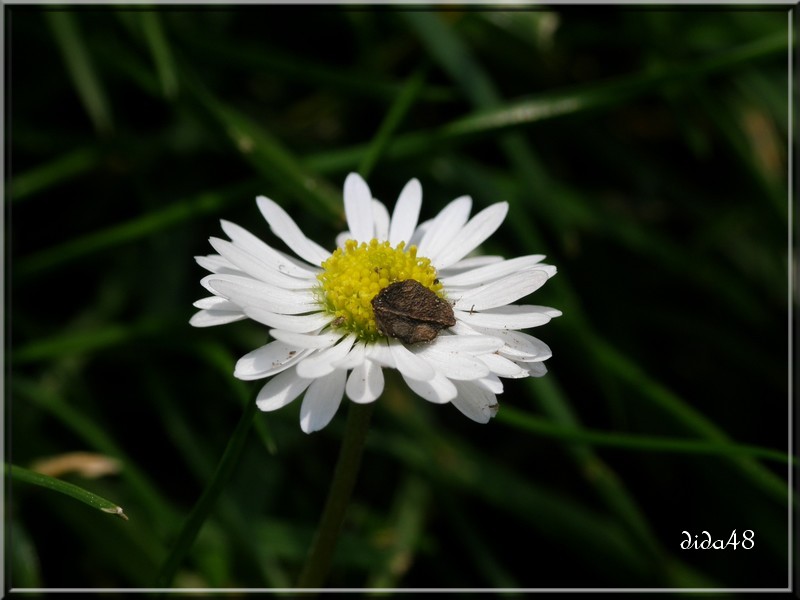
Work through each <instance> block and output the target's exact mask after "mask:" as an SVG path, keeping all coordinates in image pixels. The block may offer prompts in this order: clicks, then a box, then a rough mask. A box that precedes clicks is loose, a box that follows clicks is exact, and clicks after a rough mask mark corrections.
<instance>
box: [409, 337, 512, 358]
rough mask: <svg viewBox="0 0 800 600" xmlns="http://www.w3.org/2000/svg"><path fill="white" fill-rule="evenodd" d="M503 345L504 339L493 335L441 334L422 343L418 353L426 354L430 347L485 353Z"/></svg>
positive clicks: (441, 349)
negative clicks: (428, 342) (426, 342)
mask: <svg viewBox="0 0 800 600" xmlns="http://www.w3.org/2000/svg"><path fill="white" fill-rule="evenodd" d="M502 347H503V340H501V339H500V338H499V337H496V336H492V335H480V334H477V335H440V336H438V337H437V338H436V339H435V340H433V342H431V343H430V344H426V345H420V347H419V350H418V352H417V354H424V353H425V351H426V350H427V349H428V348H432V349H434V350H437V351H458V352H470V353H472V354H485V353H487V352H494V351H495V350H499V349H500V348H502Z"/></svg>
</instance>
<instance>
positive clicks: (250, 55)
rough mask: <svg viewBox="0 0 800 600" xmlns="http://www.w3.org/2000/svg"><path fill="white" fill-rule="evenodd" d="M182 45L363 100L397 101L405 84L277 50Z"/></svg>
mask: <svg viewBox="0 0 800 600" xmlns="http://www.w3.org/2000/svg"><path fill="white" fill-rule="evenodd" d="M181 41H182V42H184V43H186V44H187V45H190V46H194V47H196V48H198V49H200V50H202V51H204V52H206V53H208V54H209V56H210V60H211V61H219V62H220V63H221V64H224V65H230V64H235V65H238V66H239V67H240V68H242V69H244V70H245V71H248V72H250V71H253V72H259V71H267V72H269V73H273V74H275V75H279V76H280V77H281V78H285V79H286V80H288V81H299V82H303V83H308V84H311V85H313V86H314V87H315V88H327V89H331V90H334V91H338V92H341V93H342V94H355V95H358V97H363V98H380V99H393V98H397V96H398V95H399V94H401V93H402V90H403V88H404V86H405V84H404V83H400V82H395V81H391V80H387V79H384V78H383V77H382V76H381V75H380V74H376V73H372V72H369V73H367V72H360V71H357V70H355V69H340V68H335V67H332V66H331V65H326V64H320V62H311V61H308V60H303V58H302V57H300V56H299V55H297V54H294V55H291V56H286V55H281V54H280V53H279V50H278V49H276V48H266V47H265V46H264V45H263V44H258V45H248V44H247V43H246V42H243V43H241V44H239V43H237V44H219V43H214V42H213V41H212V42H209V41H208V40H205V39H201V38H198V37H195V36H192V35H184V37H182V38H181ZM455 99H456V97H455V94H454V92H453V90H452V89H450V88H448V87H445V86H441V85H432V84H428V85H426V86H425V87H424V89H423V90H422V91H421V93H420V100H422V101H423V102H437V103H443V102H452V101H454V100H455Z"/></svg>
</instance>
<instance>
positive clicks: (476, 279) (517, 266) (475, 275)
mask: <svg viewBox="0 0 800 600" xmlns="http://www.w3.org/2000/svg"><path fill="white" fill-rule="evenodd" d="M542 260H544V254H532V255H530V256H518V257H517V258H511V259H509V260H504V261H502V262H500V263H497V262H495V263H492V264H489V265H486V266H481V267H478V268H477V269H470V270H469V271H462V272H461V273H459V274H457V275H446V274H445V273H446V272H447V271H440V273H439V280H440V281H441V282H442V285H444V287H445V288H448V287H453V286H455V287H459V286H472V285H480V284H482V283H488V282H490V281H494V280H496V279H500V278H501V277H505V276H506V275H509V274H511V273H516V272H517V271H521V270H522V269H526V268H529V267H533V266H537V265H539V266H544V265H540V263H541V261H542ZM464 262H465V261H461V263H459V264H462V263H464Z"/></svg>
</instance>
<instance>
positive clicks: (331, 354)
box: [297, 335, 356, 379]
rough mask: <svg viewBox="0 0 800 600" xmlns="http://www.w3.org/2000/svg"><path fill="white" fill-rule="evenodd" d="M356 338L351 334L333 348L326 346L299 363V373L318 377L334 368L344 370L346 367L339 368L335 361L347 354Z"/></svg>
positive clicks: (314, 377) (313, 377) (309, 376)
mask: <svg viewBox="0 0 800 600" xmlns="http://www.w3.org/2000/svg"><path fill="white" fill-rule="evenodd" d="M355 340H356V338H355V336H354V335H349V336H347V337H346V338H344V339H343V340H342V341H341V342H339V343H338V344H336V345H335V346H334V347H333V348H326V349H325V350H321V351H319V352H316V353H315V354H313V355H311V356H309V357H308V358H306V359H305V360H303V361H302V362H301V363H300V364H299V365H297V374H298V375H300V377H307V378H309V379H316V378H318V377H323V376H325V375H328V374H329V373H331V372H332V371H334V370H337V371H344V370H345V369H337V368H336V367H335V366H334V363H335V362H337V361H339V360H342V359H343V358H344V357H346V356H347V353H348V352H350V348H352V347H353V342H355Z"/></svg>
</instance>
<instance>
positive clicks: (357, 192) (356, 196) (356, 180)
mask: <svg viewBox="0 0 800 600" xmlns="http://www.w3.org/2000/svg"><path fill="white" fill-rule="evenodd" d="M344 212H345V215H347V226H348V227H349V228H350V233H352V234H353V239H354V240H356V241H357V242H369V241H370V240H371V239H372V232H373V230H374V221H373V219H372V192H370V191H369V186H368V185H367V182H366V181H364V180H363V179H362V178H361V176H360V175H359V174H358V173H350V174H349V175H348V176H347V179H345V180H344Z"/></svg>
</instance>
